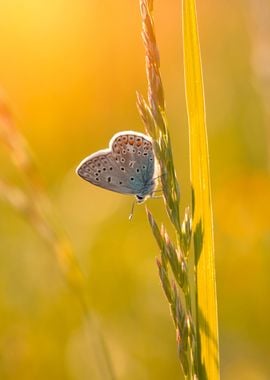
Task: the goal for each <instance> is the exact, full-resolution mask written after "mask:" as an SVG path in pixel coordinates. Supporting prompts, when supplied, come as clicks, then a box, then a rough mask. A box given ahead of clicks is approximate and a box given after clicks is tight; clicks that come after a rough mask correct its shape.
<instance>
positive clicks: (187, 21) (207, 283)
mask: <svg viewBox="0 0 270 380" xmlns="http://www.w3.org/2000/svg"><path fill="white" fill-rule="evenodd" d="M182 5H183V8H182V17H183V21H182V26H183V48H184V72H185V90H186V103H187V113H188V121H189V144H190V177H191V184H192V200H193V205H192V215H193V237H194V255H195V275H196V315H197V339H198V342H197V344H198V347H199V362H198V363H199V378H200V379H213V380H215V379H219V349H218V322H217V300H216V281H215V259H214V238H213V217H212V202H211V189H210V171H209V154H208V142H207V130H206V119H205V101H204V86H203V77H202V68H201V55H200V45H199V36H198V27H197V15H196V2H195V0H183V2H182Z"/></svg>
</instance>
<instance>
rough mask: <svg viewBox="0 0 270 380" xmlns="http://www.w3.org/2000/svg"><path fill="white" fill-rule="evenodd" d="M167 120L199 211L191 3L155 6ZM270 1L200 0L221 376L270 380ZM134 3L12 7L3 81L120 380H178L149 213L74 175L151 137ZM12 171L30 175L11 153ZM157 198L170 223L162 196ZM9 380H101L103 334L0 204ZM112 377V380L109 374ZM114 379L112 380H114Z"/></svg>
mask: <svg viewBox="0 0 270 380" xmlns="http://www.w3.org/2000/svg"><path fill="white" fill-rule="evenodd" d="M154 14H155V21H156V32H157V39H158V43H159V47H160V55H161V70H162V78H163V83H164V88H165V96H166V103H167V112H168V120H169V128H170V132H171V135H172V141H173V148H174V153H175V160H176V168H177V173H178V178H179V181H180V184H181V193H182V205H181V208H182V212H183V210H184V208H185V207H186V206H187V205H188V204H190V184H189V161H188V130H187V118H186V110H185V97H184V79H183V64H182V60H183V59H182V58H183V57H182V39H181V4H180V1H178V0H177V1H176V0H172V1H170V2H165V1H161V0H156V1H155V13H154ZM267 16H270V4H269V3H268V2H267V0H262V1H260V2H256V1H255V0H249V1H246V2H243V1H240V0H236V1H234V2H233V3H230V2H227V1H225V0H222V1H218V2H211V1H208V0H206V1H204V2H198V21H199V27H200V38H201V49H202V61H203V72H204V80H205V96H206V109H207V125H208V137H209V151H210V167H211V176H212V195H213V209H214V223H215V246H216V270H217V292H218V305H219V328H220V355H221V375H222V378H223V379H226V380H227V379H228V380H234V379H246V380H264V379H269V377H270V363H269V355H270V344H269V340H270V328H269V315H270V303H269V291H270V279H269V268H270V257H269V253H270V176H269V169H270V131H269V128H270V112H269V101H270V71H269V67H270V45H269V40H270V27H269V26H268V20H269V17H267ZM140 28H141V25H140V14H139V5H138V1H120V0H116V1H109V0H104V1H97V0H78V1H76V2H75V1H71V0H47V1H40V0H24V1H21V0H12V1H10V0H3V1H1V3H0V57H1V58H0V86H1V92H2V93H3V94H4V95H3V96H5V97H7V99H8V103H9V105H10V107H11V108H12V110H13V112H14V115H15V121H16V126H17V127H18V129H19V130H20V132H21V133H22V134H23V135H24V136H25V138H26V140H27V141H28V143H29V145H30V147H31V149H32V151H33V152H34V155H35V159H36V162H37V166H38V170H39V172H40V174H41V176H42V178H43V181H44V183H45V186H46V188H47V191H48V193H49V195H50V198H51V200H52V204H53V207H54V209H55V210H56V213H57V218H58V222H59V224H61V226H62V228H63V229H64V230H65V231H66V233H67V235H68V237H69V239H70V240H71V242H72V244H73V246H74V252H75V255H76V258H77V260H78V262H79V264H80V267H81V270H82V272H83V273H84V275H85V278H86V283H87V294H88V297H89V300H90V305H91V310H92V313H93V315H94V319H95V321H96V322H95V323H96V324H97V325H98V326H99V329H100V330H101V331H102V334H103V336H104V339H105V341H106V345H107V347H108V350H109V353H110V356H111V361H112V363H113V367H114V370H115V373H116V375H117V376H116V377H117V379H119V380H120V379H121V380H133V379H134V380H135V379H136V380H150V379H151V380H152V379H165V378H168V379H180V378H181V372H180V366H179V363H178V361H177V353H176V344H175V333H174V330H173V326H172V322H171V319H170V315H169V310H168V305H167V304H166V301H165V297H164V296H163V293H162V289H161V286H160V283H159V279H158V275H157V269H156V264H155V257H156V256H157V255H158V250H157V247H156V245H155V242H154V239H153V237H152V235H151V232H150V228H149V226H148V224H147V220H146V216H145V212H144V207H143V206H138V207H136V209H135V215H134V219H133V221H132V222H131V223H130V222H129V221H128V215H129V212H130V208H131V204H132V199H131V198H130V197H126V196H121V195H119V194H115V193H111V192H106V191H104V190H101V189H98V188H94V187H93V186H91V185H89V184H87V183H86V182H84V181H82V180H81V179H80V178H79V177H77V176H76V175H75V173H74V170H75V167H76V166H77V164H78V163H79V162H80V160H81V159H82V158H84V157H85V156H86V155H88V154H90V153H92V152H94V151H96V150H98V149H101V148H105V147H106V146H107V144H108V141H109V139H110V138H111V136H112V135H113V134H114V133H116V132H118V131H121V130H127V129H130V130H138V131H143V126H142V123H141V121H140V119H139V115H138V112H137V110H136V106H135V99H136V98H135V92H136V90H140V91H141V92H143V93H144V94H145V93H146V78H145V71H144V49H143V44H142V41H141V35H140ZM0 163H1V179H4V180H7V181H9V182H10V183H14V184H18V183H19V184H20V181H21V174H20V173H19V172H18V171H17V170H16V169H15V168H14V167H13V165H12V164H11V163H10V160H9V154H8V151H7V150H6V149H5V146H4V144H2V145H1V150H0ZM147 205H148V206H149V207H150V208H151V210H152V211H153V213H154V214H155V215H156V216H157V219H158V220H159V221H160V220H161V219H162V218H163V217H164V212H163V205H162V201H161V200H158V199H151V200H149V201H148V203H147ZM0 212H1V218H0V239H1V240H0V252H1V258H0V260H1V265H0V284H1V286H0V315H1V324H0V378H1V379H12V380H15V379H20V380H24V379H25V380H29V379H44V380H45V379H46V380H47V379H72V380H79V379H80V380H84V379H85V380H86V379H87V380H88V379H91V380H92V379H93V380H95V379H100V378H102V377H100V376H101V375H100V373H99V372H98V370H97V367H99V366H100V365H101V366H102V363H98V360H99V359H98V357H99V354H98V353H97V352H96V351H97V350H98V348H97V343H96V342H95V338H94V336H95V334H94V333H93V331H92V328H93V327H91V328H90V327H89V326H88V325H87V324H86V322H85V319H84V317H83V313H82V310H81V308H80V304H79V302H78V300H77V296H76V293H73V292H72V291H71V290H70V288H69V287H68V286H67V284H66V281H65V278H64V277H63V275H62V273H61V270H60V269H59V265H58V263H57V261H56V259H55V256H54V255H53V254H52V252H51V250H50V248H49V247H48V246H46V245H45V244H44V242H43V241H42V239H41V238H40V236H39V235H38V234H37V233H36V232H35V230H34V229H33V228H32V226H31V225H30V224H29V223H28V221H27V219H24V218H22V216H21V215H20V213H19V212H18V211H17V210H16V209H14V208H12V207H10V206H9V205H7V204H6V203H5V202H4V201H3V202H1V203H0ZM104 379H105V377H104ZM105 380H106V379H105Z"/></svg>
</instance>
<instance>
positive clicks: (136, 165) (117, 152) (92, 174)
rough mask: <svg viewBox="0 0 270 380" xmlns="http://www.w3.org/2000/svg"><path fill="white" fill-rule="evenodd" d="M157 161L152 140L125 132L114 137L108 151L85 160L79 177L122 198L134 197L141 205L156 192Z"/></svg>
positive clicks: (80, 167)
mask: <svg viewBox="0 0 270 380" xmlns="http://www.w3.org/2000/svg"><path fill="white" fill-rule="evenodd" d="M155 171H156V160H155V156H154V152H153V147H152V141H151V139H150V137H148V136H146V135H144V134H143V133H139V132H133V131H124V132H120V133H117V134H115V135H114V136H113V137H112V139H111V140H110V143H109V148H108V149H103V150H100V151H98V152H96V153H93V154H91V155H90V156H88V157H86V158H85V159H84V160H83V161H82V162H81V163H80V165H79V166H78V168H77V174H78V175H79V176H80V177H82V178H83V179H84V180H86V181H88V182H90V183H92V184H93V185H96V186H99V187H102V188H104V189H107V190H111V191H114V192H117V193H121V194H133V195H135V196H136V198H137V201H138V202H139V203H141V202H143V201H144V200H145V198H146V197H147V196H151V195H152V193H153V191H154V189H155V186H156V184H155V180H154V175H155Z"/></svg>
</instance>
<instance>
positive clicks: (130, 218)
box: [128, 201, 136, 221]
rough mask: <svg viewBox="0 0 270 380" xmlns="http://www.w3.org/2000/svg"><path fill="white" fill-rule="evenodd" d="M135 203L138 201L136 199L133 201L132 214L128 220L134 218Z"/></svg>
mask: <svg viewBox="0 0 270 380" xmlns="http://www.w3.org/2000/svg"><path fill="white" fill-rule="evenodd" d="M135 203H136V201H133V203H132V206H131V211H130V214H129V217H128V220H129V221H131V220H132V218H133V215H134V207H135Z"/></svg>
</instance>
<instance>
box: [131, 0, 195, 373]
mask: <svg viewBox="0 0 270 380" xmlns="http://www.w3.org/2000/svg"><path fill="white" fill-rule="evenodd" d="M140 10H141V17H142V37H143V42H144V46H145V52H146V74H147V82H148V102H147V101H146V100H145V99H144V98H143V96H142V95H141V94H139V93H138V94H137V106H138V110H139V113H140V115H141V118H142V120H143V122H144V125H145V128H146V131H147V133H148V134H149V135H150V136H151V137H152V140H153V148H154V151H155V156H156V158H157V161H158V164H159V167H160V172H161V176H160V178H161V185H162V193H163V198H164V204H165V208H166V210H167V213H168V216H169V219H170V222H171V224H172V226H173V227H174V231H175V236H174V238H173V239H172V238H171V237H170V236H169V234H168V233H167V231H166V229H165V226H164V225H162V226H161V228H159V226H158V224H157V223H156V221H155V219H154V217H153V215H152V213H151V212H150V211H149V210H147V216H148V220H149V223H150V226H151V228H152V232H153V235H154V237H155V239H156V241H157V243H158V246H159V249H160V252H161V256H160V258H159V259H157V265H158V272H159V277H160V280H161V284H162V287H163V290H164V293H165V296H166V298H167V301H168V303H169V308H170V312H171V315H172V319H173V322H174V326H175V329H176V341H177V348H178V355H179V360H180V363H181V366H182V370H183V373H184V376H185V378H188V379H197V378H198V365H197V355H198V346H197V339H196V329H195V317H194V312H193V310H192V300H191V292H190V282H189V281H190V280H189V271H190V263H189V256H190V255H189V250H190V242H191V216H190V213H189V209H187V210H186V212H185V217H184V221H183V223H182V224H181V221H180V212H179V206H180V191H179V184H178V181H177V177H176V173H175V169H174V160H173V154H172V146H171V139H170V134H169V130H168V126H167V117H166V110H165V100H164V91H163V85H162V81H161V75H160V57H159V52H158V47H157V43H156V37H155V31H154V22H153V17H152V10H153V1H147V0H141V1H140Z"/></svg>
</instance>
